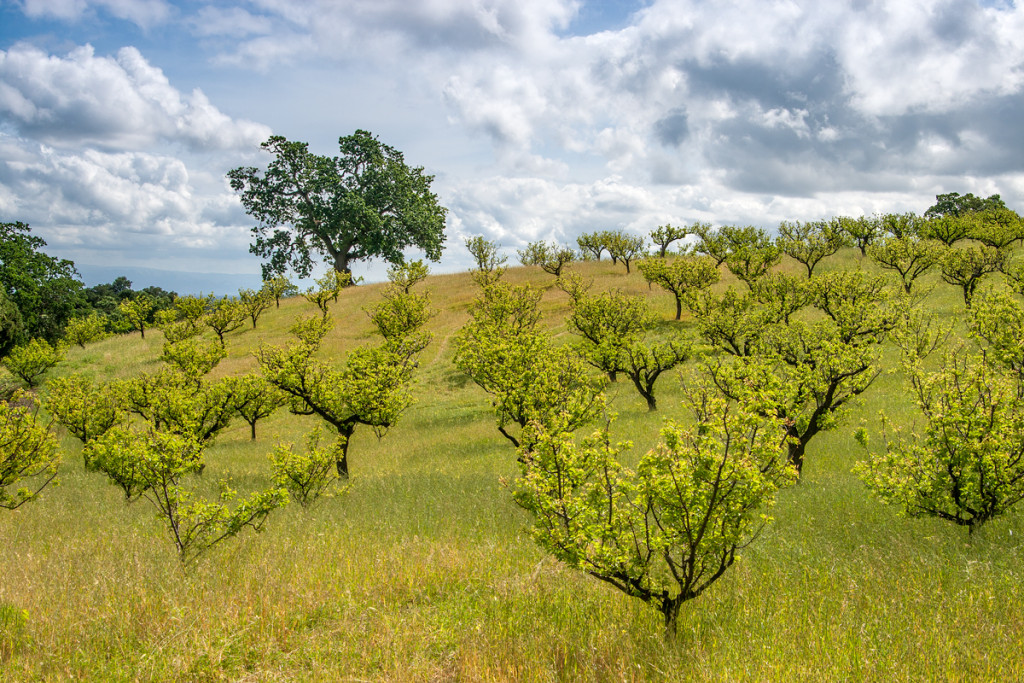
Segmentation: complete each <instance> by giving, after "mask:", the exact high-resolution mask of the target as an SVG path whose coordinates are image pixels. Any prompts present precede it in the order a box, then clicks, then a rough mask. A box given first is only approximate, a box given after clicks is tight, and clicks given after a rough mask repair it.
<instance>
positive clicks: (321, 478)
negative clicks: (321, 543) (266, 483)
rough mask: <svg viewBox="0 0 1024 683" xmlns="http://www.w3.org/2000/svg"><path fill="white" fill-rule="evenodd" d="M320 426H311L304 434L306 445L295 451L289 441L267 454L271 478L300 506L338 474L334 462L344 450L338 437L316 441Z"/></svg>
mask: <svg viewBox="0 0 1024 683" xmlns="http://www.w3.org/2000/svg"><path fill="white" fill-rule="evenodd" d="M322 438H323V430H322V429H321V428H320V427H317V428H316V429H314V430H313V431H312V432H311V433H310V434H309V435H308V436H307V437H306V449H305V451H302V452H296V451H295V450H294V447H293V445H292V444H288V445H281V446H278V447H277V448H275V449H274V452H273V453H272V454H271V456H270V463H271V468H272V470H273V473H274V482H275V483H276V484H277V485H278V486H281V487H284V488H285V489H287V490H288V492H289V493H291V495H292V498H293V499H294V500H295V501H296V502H298V503H299V504H300V505H301V506H302V507H309V506H310V505H311V504H313V503H314V502H316V500H317V499H318V498H320V496H321V495H323V493H324V492H325V491H326V490H327V489H328V487H330V485H331V484H333V483H334V482H335V481H336V480H337V479H338V476H337V474H336V473H335V466H334V464H335V463H336V462H337V461H338V459H339V458H340V457H341V455H342V452H343V451H344V450H345V447H344V445H343V444H342V442H341V440H342V439H343V438H344V437H342V436H336V437H335V439H334V441H333V442H331V443H329V444H326V445H324V446H321V445H320V440H321V439H322Z"/></svg>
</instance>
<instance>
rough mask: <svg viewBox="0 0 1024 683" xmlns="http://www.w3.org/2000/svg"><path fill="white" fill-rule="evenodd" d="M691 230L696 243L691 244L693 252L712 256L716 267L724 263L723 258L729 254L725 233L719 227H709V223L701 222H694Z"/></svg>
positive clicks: (728, 244)
mask: <svg viewBox="0 0 1024 683" xmlns="http://www.w3.org/2000/svg"><path fill="white" fill-rule="evenodd" d="M691 230H692V232H693V234H694V235H696V236H697V243H696V244H695V245H693V252H694V253H695V254H703V255H705V256H707V257H709V258H713V259H714V260H715V267H716V268H717V267H718V266H721V265H722V264H723V263H725V259H726V258H727V257H728V256H729V247H730V243H729V240H728V239H727V233H725V232H723V231H722V230H721V229H715V228H713V227H711V224H710V223H701V222H697V223H694V224H693V226H692V228H691Z"/></svg>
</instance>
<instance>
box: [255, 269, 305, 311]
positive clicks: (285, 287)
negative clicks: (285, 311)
mask: <svg viewBox="0 0 1024 683" xmlns="http://www.w3.org/2000/svg"><path fill="white" fill-rule="evenodd" d="M260 291H261V292H267V293H268V294H269V295H270V296H271V297H273V299H274V307H275V308H281V297H285V296H291V295H293V294H297V293H298V291H299V288H298V287H296V286H295V285H294V284H292V283H291V281H290V280H289V279H288V278H286V277H285V276H284V275H275V276H274V277H272V278H270V279H269V280H264V281H263V288H262V289H261V290H260Z"/></svg>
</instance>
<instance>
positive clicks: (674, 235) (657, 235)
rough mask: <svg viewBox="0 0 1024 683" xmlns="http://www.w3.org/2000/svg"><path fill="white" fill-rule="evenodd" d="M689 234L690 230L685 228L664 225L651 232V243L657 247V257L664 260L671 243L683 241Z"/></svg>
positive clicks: (668, 224)
mask: <svg viewBox="0 0 1024 683" xmlns="http://www.w3.org/2000/svg"><path fill="white" fill-rule="evenodd" d="M689 234H690V230H689V229H687V228H685V227H680V226H676V225H672V224H670V223H666V224H665V225H659V226H658V227H657V228H655V229H654V230H651V242H653V243H654V244H656V245H658V257H659V258H665V256H666V255H667V254H668V248H669V247H670V246H671V245H672V243H673V242H678V241H679V240H681V239H685V238H686V236H687V235H689Z"/></svg>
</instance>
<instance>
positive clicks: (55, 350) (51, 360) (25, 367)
mask: <svg viewBox="0 0 1024 683" xmlns="http://www.w3.org/2000/svg"><path fill="white" fill-rule="evenodd" d="M64 352H65V347H64V344H63V343H61V342H58V343H57V344H56V345H53V346H51V345H50V344H49V343H48V342H46V341H44V340H42V339H33V340H31V341H29V342H28V343H27V344H23V345H21V346H16V347H14V348H13V349H11V351H10V352H9V353H8V354H7V356H6V357H5V358H4V359H3V360H2V361H0V362H2V363H3V365H4V367H5V368H7V370H8V372H10V373H11V374H12V375H14V376H15V377H18V378H19V379H21V381H22V382H24V383H25V386H26V387H28V388H29V389H32V388H34V387H36V386H38V385H39V381H40V380H41V379H42V377H43V375H45V374H46V373H47V372H49V371H50V370H51V369H52V368H53V367H54V366H56V365H57V363H59V362H61V361H62V360H64Z"/></svg>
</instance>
